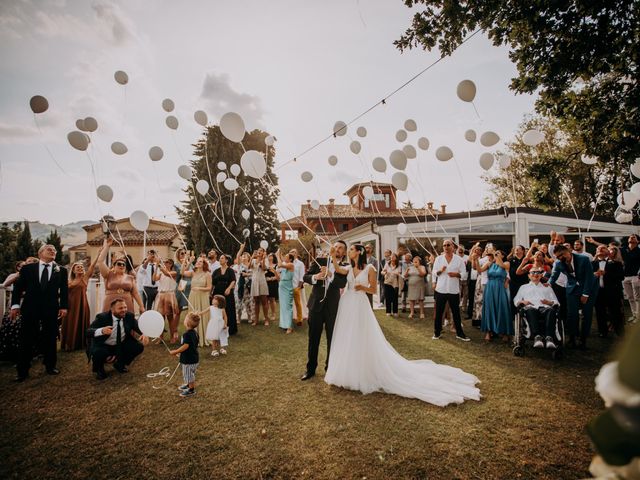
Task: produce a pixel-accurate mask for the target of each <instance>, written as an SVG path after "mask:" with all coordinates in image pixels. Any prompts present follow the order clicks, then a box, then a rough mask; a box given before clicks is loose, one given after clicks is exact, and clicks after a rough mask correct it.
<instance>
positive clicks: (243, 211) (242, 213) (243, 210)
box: [240, 208, 251, 220]
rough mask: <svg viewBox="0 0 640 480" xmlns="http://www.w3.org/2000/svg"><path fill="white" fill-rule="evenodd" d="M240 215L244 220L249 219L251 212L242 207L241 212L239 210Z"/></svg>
mask: <svg viewBox="0 0 640 480" xmlns="http://www.w3.org/2000/svg"><path fill="white" fill-rule="evenodd" d="M240 215H242V218H244V219H245V220H249V216H250V215H251V212H250V211H249V210H247V209H246V208H243V209H242V212H240Z"/></svg>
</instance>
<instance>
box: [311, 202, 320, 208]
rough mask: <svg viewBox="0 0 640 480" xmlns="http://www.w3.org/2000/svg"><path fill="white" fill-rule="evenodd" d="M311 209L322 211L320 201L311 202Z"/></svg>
mask: <svg viewBox="0 0 640 480" xmlns="http://www.w3.org/2000/svg"><path fill="white" fill-rule="evenodd" d="M311 208H313V209H314V210H318V209H320V202H319V201H318V200H311Z"/></svg>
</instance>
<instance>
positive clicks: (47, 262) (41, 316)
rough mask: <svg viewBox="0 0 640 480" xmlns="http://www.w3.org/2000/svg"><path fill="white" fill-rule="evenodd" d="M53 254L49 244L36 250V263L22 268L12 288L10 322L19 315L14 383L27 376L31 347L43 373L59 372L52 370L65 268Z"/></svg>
mask: <svg viewBox="0 0 640 480" xmlns="http://www.w3.org/2000/svg"><path fill="white" fill-rule="evenodd" d="M56 253H57V252H56V248H55V247H54V246H53V245H43V246H42V247H40V250H38V258H39V261H38V263H31V264H28V265H25V266H23V267H22V269H21V270H20V276H19V277H18V280H16V282H15V284H14V287H13V295H12V296H11V319H12V320H14V321H15V319H16V318H17V317H18V315H19V314H22V320H21V322H22V323H21V327H22V328H21V331H20V347H19V352H18V363H17V371H18V372H17V373H18V375H17V376H16V381H17V382H22V381H24V380H25V379H26V378H27V377H28V376H29V368H30V367H31V360H32V358H33V354H34V350H35V347H38V350H39V352H40V353H42V354H43V356H44V362H43V363H44V366H45V369H46V371H47V373H48V374H49V375H57V374H59V373H60V371H59V370H58V369H57V368H56V362H57V355H56V348H57V345H56V340H57V338H58V319H61V318H63V317H65V316H66V315H67V304H68V302H69V297H68V285H67V269H66V268H64V267H61V266H60V265H58V264H57V263H56V262H54V259H55V258H56ZM21 301H22V304H21V303H20V302H21Z"/></svg>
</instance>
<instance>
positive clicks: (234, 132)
mask: <svg viewBox="0 0 640 480" xmlns="http://www.w3.org/2000/svg"><path fill="white" fill-rule="evenodd" d="M220 131H221V132H222V135H224V136H225V137H226V138H227V139H228V140H231V141H232V142H236V143H238V142H241V141H242V139H243V138H244V134H245V128H244V120H242V117H241V116H240V115H238V114H237V113H235V112H228V113H225V114H224V115H223V116H222V118H221V119H220Z"/></svg>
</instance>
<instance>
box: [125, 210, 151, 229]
mask: <svg viewBox="0 0 640 480" xmlns="http://www.w3.org/2000/svg"><path fill="white" fill-rule="evenodd" d="M129 222H130V223H131V226H132V227H133V228H135V229H136V230H139V231H141V232H144V231H145V230H146V229H147V228H149V216H148V215H147V214H146V213H144V212H143V211H142V210H136V211H135V212H133V213H132V214H131V215H130V216H129Z"/></svg>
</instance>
